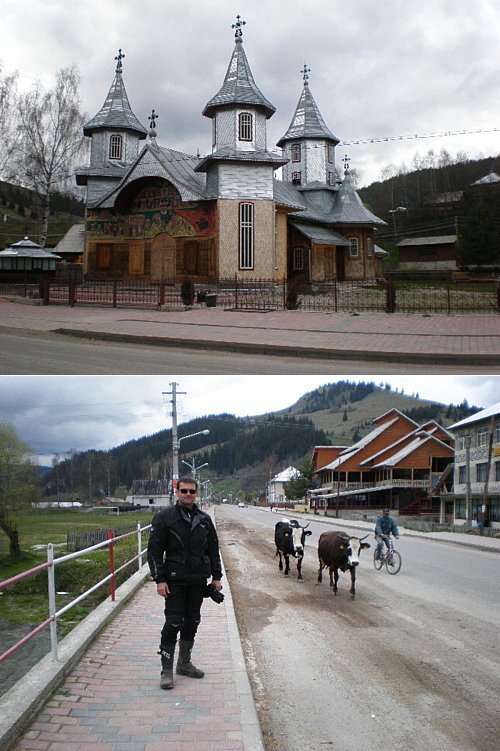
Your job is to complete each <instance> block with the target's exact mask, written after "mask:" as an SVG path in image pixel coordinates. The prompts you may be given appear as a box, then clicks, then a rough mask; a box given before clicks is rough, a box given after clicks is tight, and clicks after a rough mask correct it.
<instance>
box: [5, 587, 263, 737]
mask: <svg viewBox="0 0 500 751" xmlns="http://www.w3.org/2000/svg"><path fill="white" fill-rule="evenodd" d="M224 592H225V595H226V599H225V601H224V604H223V605H216V604H215V603H214V602H212V601H211V600H205V603H204V605H203V608H202V622H201V625H200V628H199V631H198V636H197V640H196V643H195V647H194V649H193V662H194V664H195V665H197V666H198V667H201V668H202V669H203V670H205V677H204V678H203V679H201V680H197V679H193V678H187V677H185V676H175V677H174V681H175V686H174V688H173V689H172V690H169V691H166V690H162V689H160V687H159V676H160V658H159V656H158V655H157V654H156V652H157V649H158V643H159V634H160V630H161V627H162V625H163V604H162V601H161V599H160V598H159V597H158V595H157V594H156V587H155V585H154V584H153V583H151V582H148V583H147V584H145V585H144V586H143V587H142V588H141V589H140V590H139V592H138V593H137V594H136V595H135V597H134V598H133V599H132V600H131V601H130V603H129V604H128V605H126V606H125V607H124V609H123V610H122V611H121V612H120V613H119V614H118V615H117V616H116V617H115V619H114V620H113V622H112V623H111V624H110V625H109V626H107V628H106V629H105V630H104V631H103V632H102V633H101V635H100V636H99V637H98V638H97V639H96V640H95V642H94V643H93V644H92V645H91V647H90V648H89V649H88V650H87V652H86V653H85V656H84V657H83V659H82V660H81V661H80V663H79V664H78V665H77V667H76V668H75V669H74V670H73V671H72V672H71V674H70V675H69V676H68V677H67V679H66V681H65V682H64V684H63V685H62V686H61V687H60V688H59V690H58V691H56V693H55V694H54V695H53V696H52V697H51V698H50V700H49V701H47V703H46V704H45V707H44V708H43V709H42V711H41V713H40V714H39V715H38V716H37V717H35V718H34V720H33V722H32V724H31V726H30V727H29V729H28V730H27V731H26V732H25V733H24V735H23V736H22V737H21V739H20V740H19V741H18V742H17V744H15V745H14V746H13V751H27V750H28V749H30V750H31V751H194V750H195V749H196V751H263V745H262V740H261V734H260V727H259V724H258V718H257V714H256V711H255V708H254V704H253V698H252V694H251V689H250V683H249V680H248V677H247V673H246V667H245V662H244V658H243V652H242V650H241V645H240V641H239V634H238V630H237V627H236V622H235V619H234V612H233V606H232V600H231V594H230V591H229V588H228V584H227V580H226V579H224Z"/></svg>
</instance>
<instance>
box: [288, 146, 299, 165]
mask: <svg viewBox="0 0 500 751" xmlns="http://www.w3.org/2000/svg"><path fill="white" fill-rule="evenodd" d="M290 153H291V157H292V162H300V157H301V148H300V143H294V144H293V146H292V148H291V150H290Z"/></svg>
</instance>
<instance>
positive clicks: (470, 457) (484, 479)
mask: <svg viewBox="0 0 500 751" xmlns="http://www.w3.org/2000/svg"><path fill="white" fill-rule="evenodd" d="M449 430H450V432H452V433H453V434H454V435H455V470H454V484H453V493H452V494H451V495H450V498H451V499H452V501H453V503H454V520H455V523H456V524H466V525H468V526H470V525H471V524H478V522H479V524H480V525H481V524H485V525H487V526H491V527H496V528H498V529H500V402H497V403H496V404H494V405H493V406H492V407H488V408H487V409H483V410H481V411H480V412H477V413H476V414H475V415H472V416H471V417H466V418H465V419H464V420H460V422H456V423H455V424H454V425H451V426H450V428H449Z"/></svg>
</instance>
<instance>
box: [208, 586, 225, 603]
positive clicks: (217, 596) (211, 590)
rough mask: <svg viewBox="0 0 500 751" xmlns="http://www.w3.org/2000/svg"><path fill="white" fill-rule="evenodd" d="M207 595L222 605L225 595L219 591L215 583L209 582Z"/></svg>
mask: <svg viewBox="0 0 500 751" xmlns="http://www.w3.org/2000/svg"><path fill="white" fill-rule="evenodd" d="M205 597H210V598H211V599H212V600H213V601H214V602H216V603H217V604H218V605H220V603H221V602H223V601H224V595H223V594H222V592H219V591H218V590H217V589H216V588H215V587H214V585H213V584H207V588H206V590H205Z"/></svg>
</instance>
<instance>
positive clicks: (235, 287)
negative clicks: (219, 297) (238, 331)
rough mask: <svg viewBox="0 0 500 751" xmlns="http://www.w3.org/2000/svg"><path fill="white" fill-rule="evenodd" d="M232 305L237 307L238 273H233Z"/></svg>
mask: <svg viewBox="0 0 500 751" xmlns="http://www.w3.org/2000/svg"><path fill="white" fill-rule="evenodd" d="M234 307H235V308H236V309H238V274H235V275H234Z"/></svg>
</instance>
